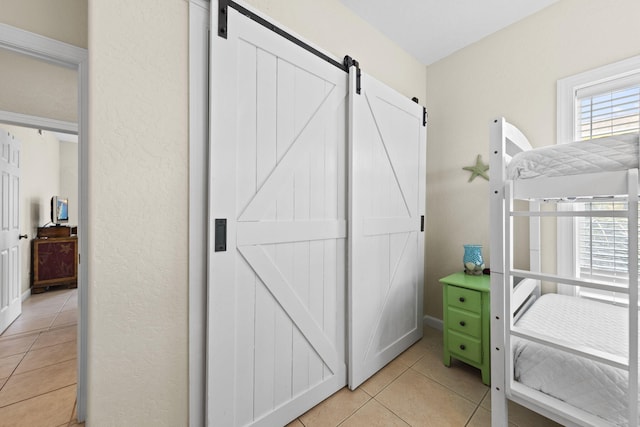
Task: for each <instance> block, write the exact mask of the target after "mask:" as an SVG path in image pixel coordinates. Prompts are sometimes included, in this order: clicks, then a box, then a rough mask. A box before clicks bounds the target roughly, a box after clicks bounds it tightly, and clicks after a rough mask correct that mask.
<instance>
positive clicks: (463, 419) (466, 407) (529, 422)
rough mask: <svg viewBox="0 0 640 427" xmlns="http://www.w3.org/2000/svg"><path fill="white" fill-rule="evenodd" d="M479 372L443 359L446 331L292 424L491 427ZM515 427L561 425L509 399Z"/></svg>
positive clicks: (432, 332) (429, 333)
mask: <svg viewBox="0 0 640 427" xmlns="http://www.w3.org/2000/svg"><path fill="white" fill-rule="evenodd" d="M490 394H491V393H490V392H489V387H487V386H485V385H484V384H482V380H481V377H480V370H478V369H475V368H472V367H470V366H468V365H465V364H464V363H462V362H459V361H457V360H453V361H452V363H451V367H450V368H447V367H445V366H444V364H443V363H442V332H441V331H439V330H437V329H432V328H426V329H425V333H424V337H423V338H422V340H420V341H418V342H417V343H416V344H414V345H413V346H412V347H411V348H409V349H408V350H407V351H405V352H404V353H402V354H401V355H400V356H399V357H398V358H396V359H395V360H394V361H392V362H391V363H389V364H388V365H387V366H386V367H384V368H383V369H382V370H381V371H380V372H378V373H377V374H375V375H374V376H373V377H371V378H370V379H369V380H368V381H367V382H365V383H364V384H362V385H361V386H360V387H359V388H358V389H356V390H355V391H349V390H348V389H346V388H344V389H342V390H340V391H339V392H338V393H336V394H334V395H333V396H331V397H329V398H328V399H327V400H325V401H324V402H322V403H320V404H319V405H318V406H316V407H314V408H312V409H311V410H309V411H308V412H307V413H306V414H304V415H302V416H301V417H299V418H298V419H296V420H294V421H293V422H292V423H290V424H289V426H288V427H303V426H304V427H316V426H326V427H333V426H341V427H342V426H344V427H346V426H349V427H354V426H362V427H365V426H366V427H374V426H380V427H387V426H404V427H407V426H412V427H430V426H434V427H445V426H451V427H464V426H467V427H490V426H491V397H490ZM509 425H510V426H511V427H514V426H516V427H547V426H559V424H557V423H555V422H553V421H551V420H549V419H547V418H544V417H542V416H541V415H538V414H536V413H534V412H531V411H529V410H528V409H526V408H523V407H522V406H519V405H516V404H514V403H513V402H510V403H509Z"/></svg>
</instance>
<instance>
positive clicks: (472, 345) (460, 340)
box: [449, 330, 482, 363]
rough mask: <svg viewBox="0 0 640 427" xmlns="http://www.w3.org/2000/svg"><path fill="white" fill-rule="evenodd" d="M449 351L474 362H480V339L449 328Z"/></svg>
mask: <svg viewBox="0 0 640 427" xmlns="http://www.w3.org/2000/svg"><path fill="white" fill-rule="evenodd" d="M449 351H450V352H451V353H453V354H457V355H458V356H461V357H464V358H465V359H469V360H470V361H472V362H475V363H481V362H482V345H481V344H480V340H479V339H476V338H472V337H470V336H468V335H463V334H459V333H457V332H455V331H452V330H449Z"/></svg>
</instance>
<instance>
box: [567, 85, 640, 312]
mask: <svg viewBox="0 0 640 427" xmlns="http://www.w3.org/2000/svg"><path fill="white" fill-rule="evenodd" d="M636 76H638V75H637V74H636ZM635 80H636V81H635V82H634V81H633V80H632V81H630V79H628V78H626V79H624V83H625V84H628V86H623V87H620V82H617V83H618V84H615V83H616V82H615V81H614V82H613V84H612V82H607V83H606V84H601V85H594V86H589V87H587V88H584V89H583V90H578V91H576V110H577V111H576V114H577V117H576V121H575V122H576V125H577V129H576V137H577V138H576V139H579V140H588V139H594V138H602V137H606V136H611V135H620V134H624V133H630V132H638V131H639V130H640V83H638V82H637V80H640V77H637V78H636V79H635ZM598 87H600V89H601V90H600V91H598V90H597V89H598ZM585 208H586V209H591V210H626V203H623V202H594V203H587V204H586V206H585ZM627 242H628V240H627V219H626V218H607V217H593V218H580V219H579V220H578V226H577V242H576V243H577V258H578V259H577V264H578V274H579V275H580V277H584V278H590V279H596V280H604V281H607V282H613V283H619V284H627V283H628V278H629V276H628V262H629V261H628V257H627ZM637 259H638V257H635V258H634V262H635V261H637ZM577 293H578V295H581V296H584V297H590V298H597V299H604V300H608V301H611V302H614V303H618V304H627V303H628V297H627V295H626V294H616V293H614V292H606V291H599V290H593V289H586V288H578V289H577Z"/></svg>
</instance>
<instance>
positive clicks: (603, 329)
mask: <svg viewBox="0 0 640 427" xmlns="http://www.w3.org/2000/svg"><path fill="white" fill-rule="evenodd" d="M517 326H518V327H521V328H524V329H527V330H530V331H535V332H538V333H541V334H544V335H547V336H550V337H553V338H556V339H561V340H563V341H566V342H569V343H572V344H580V345H586V346H588V347H590V348H594V349H598V350H602V351H606V352H608V353H613V354H617V355H621V356H624V357H626V356H627V354H628V345H627V340H628V338H627V333H628V332H627V331H628V324H627V309H626V308H623V307H617V306H613V305H610V304H604V303H599V302H595V301H591V300H587V299H584V298H576V297H570V296H565V295H556V294H546V295H544V296H542V297H541V298H539V299H538V301H536V303H535V304H534V305H533V306H532V307H531V308H530V309H529V310H528V311H527V312H526V313H525V314H524V315H523V316H522V317H521V318H520V320H519V321H518V323H517ZM513 352H514V353H513V354H514V378H515V380H516V381H518V382H520V383H522V384H524V385H526V386H528V387H531V388H533V389H535V390H539V391H541V392H543V393H546V394H549V395H551V396H553V397H555V398H557V399H559V400H562V401H564V402H566V403H569V404H571V405H573V406H576V407H578V408H581V409H583V410H586V411H588V412H590V413H592V414H594V415H597V416H599V417H602V418H604V419H606V420H608V421H610V422H613V423H615V424H618V425H626V424H627V423H626V414H627V406H628V405H627V397H626V391H627V376H628V375H627V372H626V371H623V370H621V369H617V368H613V367H611V366H608V365H605V364H603V363H599V362H595V361H592V360H590V359H586V358H583V357H579V356H576V355H573V354H570V353H567V352H564V351H560V350H556V349H552V348H550V347H547V346H544V345H541V344H537V343H533V342H530V341H526V340H523V339H518V338H516V339H514V345H513Z"/></svg>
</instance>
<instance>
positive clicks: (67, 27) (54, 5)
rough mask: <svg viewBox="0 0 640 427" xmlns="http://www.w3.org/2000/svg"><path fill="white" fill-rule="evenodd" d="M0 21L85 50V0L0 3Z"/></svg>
mask: <svg viewBox="0 0 640 427" xmlns="http://www.w3.org/2000/svg"><path fill="white" fill-rule="evenodd" d="M0 10H1V11H2V13H0V22H2V23H3V24H8V25H11V26H13V27H18V28H22V29H23V30H27V31H31V32H32V33H36V34H40V35H42V36H46V37H50V38H52V39H56V40H60V41H61V42H65V43H69V44H72V45H75V46H79V47H83V48H86V47H87V0H55V1H51V0H0Z"/></svg>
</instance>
